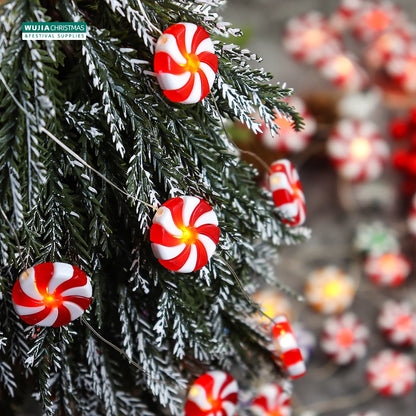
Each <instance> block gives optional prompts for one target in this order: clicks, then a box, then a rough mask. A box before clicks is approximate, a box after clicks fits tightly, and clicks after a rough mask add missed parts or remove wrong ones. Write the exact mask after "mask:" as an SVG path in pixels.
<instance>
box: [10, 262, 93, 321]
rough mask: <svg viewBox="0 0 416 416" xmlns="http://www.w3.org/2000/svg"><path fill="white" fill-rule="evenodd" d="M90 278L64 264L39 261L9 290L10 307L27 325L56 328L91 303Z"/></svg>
mask: <svg viewBox="0 0 416 416" xmlns="http://www.w3.org/2000/svg"><path fill="white" fill-rule="evenodd" d="M91 296H92V287H91V283H90V279H89V278H88V277H87V276H86V274H85V273H84V272H83V271H82V270H80V269H79V268H78V267H76V266H72V265H70V264H67V263H41V264H38V265H36V266H34V267H31V268H30V269H28V270H26V271H24V272H23V273H22V274H21V275H20V276H19V279H18V280H17V281H16V283H15V284H14V287H13V291H12V299H13V306H14V309H15V311H16V313H17V314H18V315H19V317H20V318H21V319H22V320H23V321H25V322H26V323H28V324H30V325H39V326H53V327H59V326H63V325H67V324H68V323H69V322H71V321H73V320H74V319H77V318H79V317H80V316H81V315H82V314H83V313H84V311H85V310H86V309H87V308H88V306H89V305H90V303H91Z"/></svg>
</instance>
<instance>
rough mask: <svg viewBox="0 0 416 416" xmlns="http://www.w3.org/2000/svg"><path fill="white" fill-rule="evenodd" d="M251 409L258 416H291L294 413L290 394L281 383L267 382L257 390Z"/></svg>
mask: <svg viewBox="0 0 416 416" xmlns="http://www.w3.org/2000/svg"><path fill="white" fill-rule="evenodd" d="M250 410H251V412H252V413H253V414H254V415H256V416H290V415H291V413H292V408H291V400H290V396H289V394H287V393H286V392H285V391H284V390H283V388H282V386H280V385H279V384H277V383H270V384H266V385H264V386H262V387H261V388H260V389H259V391H258V392H257V395H256V397H255V398H254V399H253V401H252V403H251V406H250Z"/></svg>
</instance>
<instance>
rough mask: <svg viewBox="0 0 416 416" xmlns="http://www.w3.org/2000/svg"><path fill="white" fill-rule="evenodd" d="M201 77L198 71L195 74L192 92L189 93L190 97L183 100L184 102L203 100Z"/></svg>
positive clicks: (190, 102)
mask: <svg viewBox="0 0 416 416" xmlns="http://www.w3.org/2000/svg"><path fill="white" fill-rule="evenodd" d="M201 93H202V87H201V77H200V76H199V74H198V72H195V74H194V85H193V88H192V91H191V93H190V94H189V96H188V98H186V99H185V100H183V101H181V103H182V104H194V103H197V102H198V101H200V100H201Z"/></svg>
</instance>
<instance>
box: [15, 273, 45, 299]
mask: <svg viewBox="0 0 416 416" xmlns="http://www.w3.org/2000/svg"><path fill="white" fill-rule="evenodd" d="M24 273H25V272H24ZM24 273H22V274H21V275H20V278H19V282H20V287H21V288H22V291H23V292H24V293H25V294H26V295H27V296H29V297H30V298H32V299H36V300H43V297H42V295H41V294H40V293H39V292H38V290H37V287H36V284H35V270H34V268H33V267H31V268H30V269H29V275H28V276H27V277H26V278H23V277H22V275H23V274H24Z"/></svg>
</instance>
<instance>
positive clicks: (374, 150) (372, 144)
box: [327, 120, 389, 182]
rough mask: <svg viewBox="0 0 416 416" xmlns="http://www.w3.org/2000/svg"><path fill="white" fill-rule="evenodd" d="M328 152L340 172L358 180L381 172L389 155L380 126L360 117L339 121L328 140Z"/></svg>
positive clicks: (346, 177) (371, 177) (370, 177)
mask: <svg viewBox="0 0 416 416" xmlns="http://www.w3.org/2000/svg"><path fill="white" fill-rule="evenodd" d="M327 152H328V155H329V158H330V159H331V162H332V164H333V165H334V167H335V169H336V170H337V171H338V173H339V174H340V175H341V176H342V177H343V178H345V179H346V180H349V181H355V182H359V181H367V180H373V179H376V178H377V177H378V176H380V174H381V172H382V171H383V167H384V165H385V164H386V163H387V160H388V156H389V148H388V145H387V142H386V141H385V140H384V139H383V138H382V137H381V135H380V133H379V131H378V129H377V126H376V125H375V124H374V123H371V122H369V121H360V120H341V121H340V122H338V123H337V124H336V126H335V128H334V129H333V131H332V132H331V134H330V137H329V140H328V142H327Z"/></svg>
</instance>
